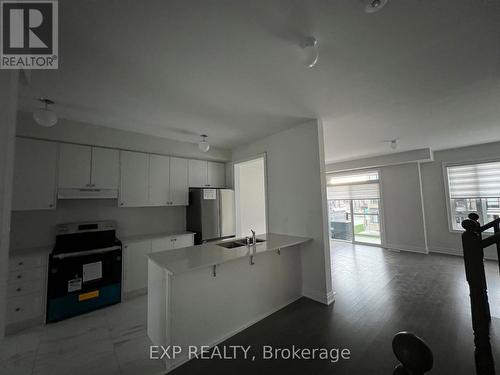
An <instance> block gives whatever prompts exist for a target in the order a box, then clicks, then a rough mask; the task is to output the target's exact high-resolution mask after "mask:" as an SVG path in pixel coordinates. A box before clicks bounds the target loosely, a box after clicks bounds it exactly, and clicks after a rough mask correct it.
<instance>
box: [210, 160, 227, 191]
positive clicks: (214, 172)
mask: <svg viewBox="0 0 500 375" xmlns="http://www.w3.org/2000/svg"><path fill="white" fill-rule="evenodd" d="M207 168H208V170H207V175H208V182H207V184H208V186H210V187H216V188H223V187H225V186H226V167H225V165H224V163H215V162H213V161H209V162H208V165H207Z"/></svg>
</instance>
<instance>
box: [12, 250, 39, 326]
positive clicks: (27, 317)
mask: <svg viewBox="0 0 500 375" xmlns="http://www.w3.org/2000/svg"><path fill="white" fill-rule="evenodd" d="M46 259H47V255H46V254H45V253H43V254H41V253H34V254H30V255H12V254H11V255H10V258H9V276H8V281H7V311H6V315H7V319H6V323H7V325H8V326H9V325H15V327H13V329H8V332H9V333H13V332H15V331H17V330H19V329H23V328H27V327H29V326H30V325H32V324H37V323H40V322H41V321H43V315H44V311H45V280H46V273H47V267H46V264H47V262H46ZM32 321H33V322H34V323H31V324H30V323H29V322H32Z"/></svg>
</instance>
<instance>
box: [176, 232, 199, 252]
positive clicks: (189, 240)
mask: <svg viewBox="0 0 500 375" xmlns="http://www.w3.org/2000/svg"><path fill="white" fill-rule="evenodd" d="M172 239H174V241H173V248H174V249H180V248H181V247H189V246H193V245H194V238H193V235H192V234H182V235H178V236H175V237H172Z"/></svg>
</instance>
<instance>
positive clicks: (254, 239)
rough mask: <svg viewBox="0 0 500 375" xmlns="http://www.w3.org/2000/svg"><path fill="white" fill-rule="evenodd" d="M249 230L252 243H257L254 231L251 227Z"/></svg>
mask: <svg viewBox="0 0 500 375" xmlns="http://www.w3.org/2000/svg"><path fill="white" fill-rule="evenodd" d="M250 232H252V245H257V238H255V231H254V230H253V229H250Z"/></svg>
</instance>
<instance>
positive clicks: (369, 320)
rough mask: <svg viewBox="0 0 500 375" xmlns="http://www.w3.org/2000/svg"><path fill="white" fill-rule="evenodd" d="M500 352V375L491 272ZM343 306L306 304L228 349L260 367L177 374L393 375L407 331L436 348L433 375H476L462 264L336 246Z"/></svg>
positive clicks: (205, 364) (499, 280) (491, 271)
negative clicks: (323, 354)
mask: <svg viewBox="0 0 500 375" xmlns="http://www.w3.org/2000/svg"><path fill="white" fill-rule="evenodd" d="M486 269H487V276H488V287H489V295H490V305H491V314H492V345H493V348H494V356H495V362H496V364H497V372H498V373H500V335H499V333H498V332H499V330H500V276H499V274H498V264H497V263H496V262H487V264H486ZM332 273H333V285H334V290H335V291H336V292H337V295H336V302H335V303H334V304H332V305H331V306H324V305H322V304H320V303H317V302H314V301H311V300H309V299H306V298H302V299H300V300H298V301H296V302H295V303H293V304H291V305H289V306H287V307H286V308H284V309H282V310H280V311H278V312H277V313H275V314H273V315H271V316H269V317H268V318H266V319H264V320H262V321H260V322H259V323H257V324H255V325H253V326H251V327H250V328H248V329H246V330H244V331H243V332H241V333H239V334H237V335H235V336H233V337H232V338H230V339H229V340H227V341H225V342H224V343H223V344H221V345H220V346H223V345H226V346H227V345H245V346H246V345H252V349H251V350H252V352H253V353H254V354H255V357H256V360H255V361H245V360H243V359H242V358H240V359H238V360H210V361H208V360H192V361H190V362H188V363H186V364H185V365H183V366H181V367H179V368H178V369H176V370H174V371H173V372H172V374H175V375H182V374H239V375H243V374H384V375H390V374H392V369H393V368H394V366H395V365H396V364H397V361H396V359H395V357H394V355H393V354H392V349H391V341H392V337H393V335H394V334H395V333H397V332H399V331H404V330H406V331H411V332H414V333H415V334H417V335H419V336H421V337H422V338H423V339H424V340H425V341H426V342H427V343H428V344H429V346H430V347H431V348H432V351H433V353H434V357H435V358H434V361H435V362H434V368H433V370H432V371H431V374H439V375H442V374H453V375H460V374H464V375H465V374H467V375H471V374H474V373H475V371H474V357H473V336H472V328H471V319H470V303H469V295H468V286H467V283H466V281H465V276H464V265H463V259H462V258H460V257H454V256H446V255H438V254H430V255H420V254H413V253H399V252H392V251H387V250H382V249H380V248H376V247H370V246H359V245H357V246H354V245H350V244H343V243H335V244H334V245H333V247H332ZM263 345H270V346H273V347H281V348H284V347H291V346H292V345H295V346H297V347H302V348H321V347H326V348H348V349H350V352H351V359H349V360H344V361H339V362H337V363H331V362H330V361H328V360H314V361H313V360H262V359H261V355H260V353H261V348H262V346H263Z"/></svg>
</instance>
